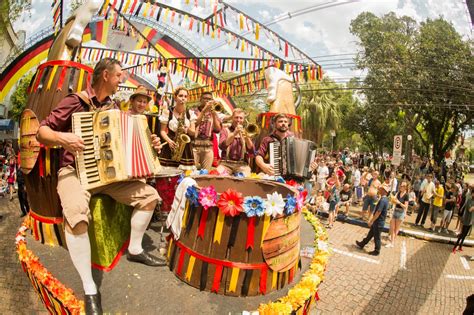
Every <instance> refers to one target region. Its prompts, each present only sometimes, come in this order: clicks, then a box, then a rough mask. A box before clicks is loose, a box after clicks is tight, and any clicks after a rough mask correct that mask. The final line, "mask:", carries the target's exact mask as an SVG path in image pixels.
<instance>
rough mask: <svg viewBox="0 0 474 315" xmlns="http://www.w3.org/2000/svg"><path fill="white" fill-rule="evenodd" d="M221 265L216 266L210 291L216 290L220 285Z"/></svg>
mask: <svg viewBox="0 0 474 315" xmlns="http://www.w3.org/2000/svg"><path fill="white" fill-rule="evenodd" d="M222 269H223V266H222V265H217V266H216V273H215V274H214V281H213V282H212V288H211V292H216V293H217V292H218V291H219V288H220V287H221V279H222Z"/></svg>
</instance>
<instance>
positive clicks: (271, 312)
mask: <svg viewBox="0 0 474 315" xmlns="http://www.w3.org/2000/svg"><path fill="white" fill-rule="evenodd" d="M302 213H303V215H304V217H305V219H306V220H307V221H308V222H309V223H310V224H311V225H312V227H313V229H314V233H315V235H314V249H315V252H314V256H313V260H312V261H311V264H310V266H309V269H308V270H307V271H306V272H305V273H304V274H303V275H302V277H301V280H300V282H298V283H297V284H296V285H295V286H294V287H293V288H291V289H290V290H289V291H288V294H287V295H286V296H284V297H281V298H279V299H278V300H277V301H275V302H270V303H267V304H260V306H259V308H258V312H259V314H260V315H281V314H291V313H292V312H297V311H298V310H299V309H300V308H302V307H306V306H307V304H306V303H307V302H308V300H311V299H312V298H315V299H316V300H318V299H319V297H318V293H317V290H318V287H319V284H320V283H321V282H322V281H323V279H324V271H325V269H326V264H327V262H328V258H329V248H328V244H327V239H328V235H327V233H326V230H325V229H324V228H323V226H322V224H321V222H319V220H318V219H317V218H316V217H315V216H314V214H312V213H311V212H310V211H309V210H308V209H307V208H306V207H303V209H302Z"/></svg>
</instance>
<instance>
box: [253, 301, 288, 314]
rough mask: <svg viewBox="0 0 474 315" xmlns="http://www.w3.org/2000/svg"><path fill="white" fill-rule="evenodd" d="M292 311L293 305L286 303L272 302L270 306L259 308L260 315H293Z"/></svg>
mask: <svg viewBox="0 0 474 315" xmlns="http://www.w3.org/2000/svg"><path fill="white" fill-rule="evenodd" d="M292 311H293V309H292V307H291V304H289V303H284V302H270V303H268V304H260V306H259V307H258V312H259V314H260V315H284V314H291V312H292Z"/></svg>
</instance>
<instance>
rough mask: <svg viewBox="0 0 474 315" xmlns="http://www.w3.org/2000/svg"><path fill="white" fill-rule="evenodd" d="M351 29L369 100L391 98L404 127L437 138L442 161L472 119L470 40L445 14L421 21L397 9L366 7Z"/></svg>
mask: <svg viewBox="0 0 474 315" xmlns="http://www.w3.org/2000/svg"><path fill="white" fill-rule="evenodd" d="M351 32H352V33H353V34H354V35H356V36H357V37H358V38H359V41H360V43H359V44H360V47H361V51H360V52H359V54H358V56H357V57H356V59H355V62H356V65H357V67H358V68H359V69H365V70H366V71H367V77H366V78H365V80H364V82H363V87H364V88H365V89H366V90H365V93H364V94H365V95H366V98H367V103H368V106H373V109H375V108H376V107H378V108H380V104H386V106H385V107H384V112H385V115H386V116H391V117H401V118H402V119H401V120H400V121H401V122H402V123H403V126H404V129H405V130H404V132H406V133H409V134H417V135H418V137H419V139H420V140H421V141H422V142H423V143H424V144H425V146H427V147H429V145H430V144H432V145H433V151H432V154H433V156H434V158H435V160H437V161H438V162H440V161H441V160H442V158H443V156H444V153H445V152H446V151H447V150H449V149H450V148H451V147H452V146H453V145H454V143H455V141H456V139H457V138H458V136H459V134H460V133H461V131H462V130H463V128H465V127H466V126H467V124H468V123H469V122H470V121H472V119H473V113H474V112H473V111H472V110H470V109H469V108H468V107H469V106H468V105H472V104H473V100H474V93H473V76H472V73H474V61H473V58H472V51H471V49H470V43H469V42H467V41H463V40H462V37H461V35H460V34H458V33H457V32H456V30H455V29H454V27H453V26H452V25H451V24H450V23H448V22H446V21H445V20H443V19H441V18H439V19H436V20H427V21H425V22H423V23H421V25H418V24H417V23H416V22H415V21H414V20H413V19H411V18H409V17H406V16H405V17H397V16H396V15H395V14H394V13H389V14H387V15H384V16H383V17H377V16H375V15H373V14H372V13H367V12H365V13H362V14H360V15H359V16H358V17H357V18H356V19H355V20H353V21H352V22H351ZM460 105H466V106H460Z"/></svg>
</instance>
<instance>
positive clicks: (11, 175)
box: [7, 156, 16, 201]
mask: <svg viewBox="0 0 474 315" xmlns="http://www.w3.org/2000/svg"><path fill="white" fill-rule="evenodd" d="M7 182H8V193H9V194H10V201H12V200H13V192H14V191H15V182H16V163H15V156H11V157H10V163H9V164H8V169H7Z"/></svg>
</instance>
